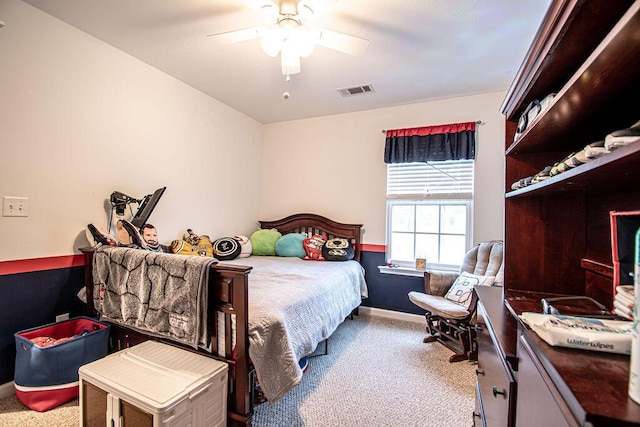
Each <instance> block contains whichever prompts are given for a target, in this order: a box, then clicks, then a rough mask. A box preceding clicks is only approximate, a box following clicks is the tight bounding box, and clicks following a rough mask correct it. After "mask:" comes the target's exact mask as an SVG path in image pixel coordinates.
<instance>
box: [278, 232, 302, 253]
mask: <svg viewBox="0 0 640 427" xmlns="http://www.w3.org/2000/svg"><path fill="white" fill-rule="evenodd" d="M306 238H307V235H306V234H304V233H289V234H285V235H284V236H282V237H281V238H279V239H278V241H277V242H276V255H278V256H286V257H298V258H302V257H304V256H305V255H306V254H307V252H306V251H305V250H304V246H303V245H302V241H303V240H304V239H306Z"/></svg>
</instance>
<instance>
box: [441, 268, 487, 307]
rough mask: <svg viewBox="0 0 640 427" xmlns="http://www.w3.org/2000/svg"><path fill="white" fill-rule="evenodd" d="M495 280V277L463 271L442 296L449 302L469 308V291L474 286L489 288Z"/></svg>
mask: <svg viewBox="0 0 640 427" xmlns="http://www.w3.org/2000/svg"><path fill="white" fill-rule="evenodd" d="M495 280H496V276H478V275H477V274H471V273H467V272H466V271H463V272H462V273H461V274H460V276H458V278H457V279H456V281H455V282H453V285H451V288H450V289H449V291H448V292H447V294H446V295H445V296H444V297H445V298H446V299H448V300H449V301H453V302H455V303H457V304H461V305H464V306H465V307H467V308H469V304H471V291H472V290H473V288H474V287H475V286H491V285H493V282H494V281H495Z"/></svg>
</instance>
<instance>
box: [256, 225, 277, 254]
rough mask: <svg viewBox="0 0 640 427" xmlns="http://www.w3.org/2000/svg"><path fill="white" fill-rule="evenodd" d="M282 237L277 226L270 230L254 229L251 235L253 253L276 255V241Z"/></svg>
mask: <svg viewBox="0 0 640 427" xmlns="http://www.w3.org/2000/svg"><path fill="white" fill-rule="evenodd" d="M281 237H282V234H280V232H279V231H278V230H276V229H275V228H272V229H270V230H266V229H260V230H256V231H254V233H253V234H252V235H251V237H249V241H250V242H251V254H252V255H275V254H276V242H277V241H278V239H280V238H281Z"/></svg>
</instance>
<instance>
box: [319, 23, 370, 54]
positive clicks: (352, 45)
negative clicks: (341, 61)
mask: <svg viewBox="0 0 640 427" xmlns="http://www.w3.org/2000/svg"><path fill="white" fill-rule="evenodd" d="M318 30H319V31H320V36H319V37H318V41H317V42H316V44H317V45H319V46H324V47H326V48H329V49H333V50H337V51H339V52H344V53H348V54H349V55H362V54H363V53H364V51H365V50H367V46H369V40H367V39H363V38H360V37H356V36H350V35H349V34H344V33H339V32H338V31H333V30H327V29H326V28H319V29H318Z"/></svg>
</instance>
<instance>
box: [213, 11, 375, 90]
mask: <svg viewBox="0 0 640 427" xmlns="http://www.w3.org/2000/svg"><path fill="white" fill-rule="evenodd" d="M257 3H258V6H259V7H260V10H261V11H262V12H263V13H264V14H265V15H266V16H267V18H268V21H269V24H268V25H265V26H260V27H251V28H244V29H240V30H234V31H228V32H224V33H217V34H209V35H208V36H207V37H213V38H215V39H216V40H217V41H218V42H219V43H224V44H229V43H238V42H241V41H246V40H252V39H257V38H261V46H262V50H264V52H265V53H266V54H267V55H269V56H273V57H275V56H278V54H280V57H281V65H282V74H283V75H286V76H287V78H288V76H289V75H290V74H296V73H299V72H300V58H305V57H307V56H309V55H311V53H312V52H313V50H314V48H315V46H316V45H319V46H323V47H326V48H329V49H333V50H336V51H339V52H343V53H347V54H350V55H361V54H362V53H364V51H365V50H366V48H367V46H368V45H369V41H368V40H366V39H363V38H360V37H356V36H351V35H349V34H345V33H340V32H338V31H333V30H329V29H326V28H319V27H316V26H315V25H314V24H313V20H314V19H315V18H316V17H317V16H318V15H319V14H320V13H321V12H322V10H321V6H322V0H300V1H298V2H296V1H293V0H280V1H279V2H277V3H276V2H275V1H273V0H258V2H257Z"/></svg>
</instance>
